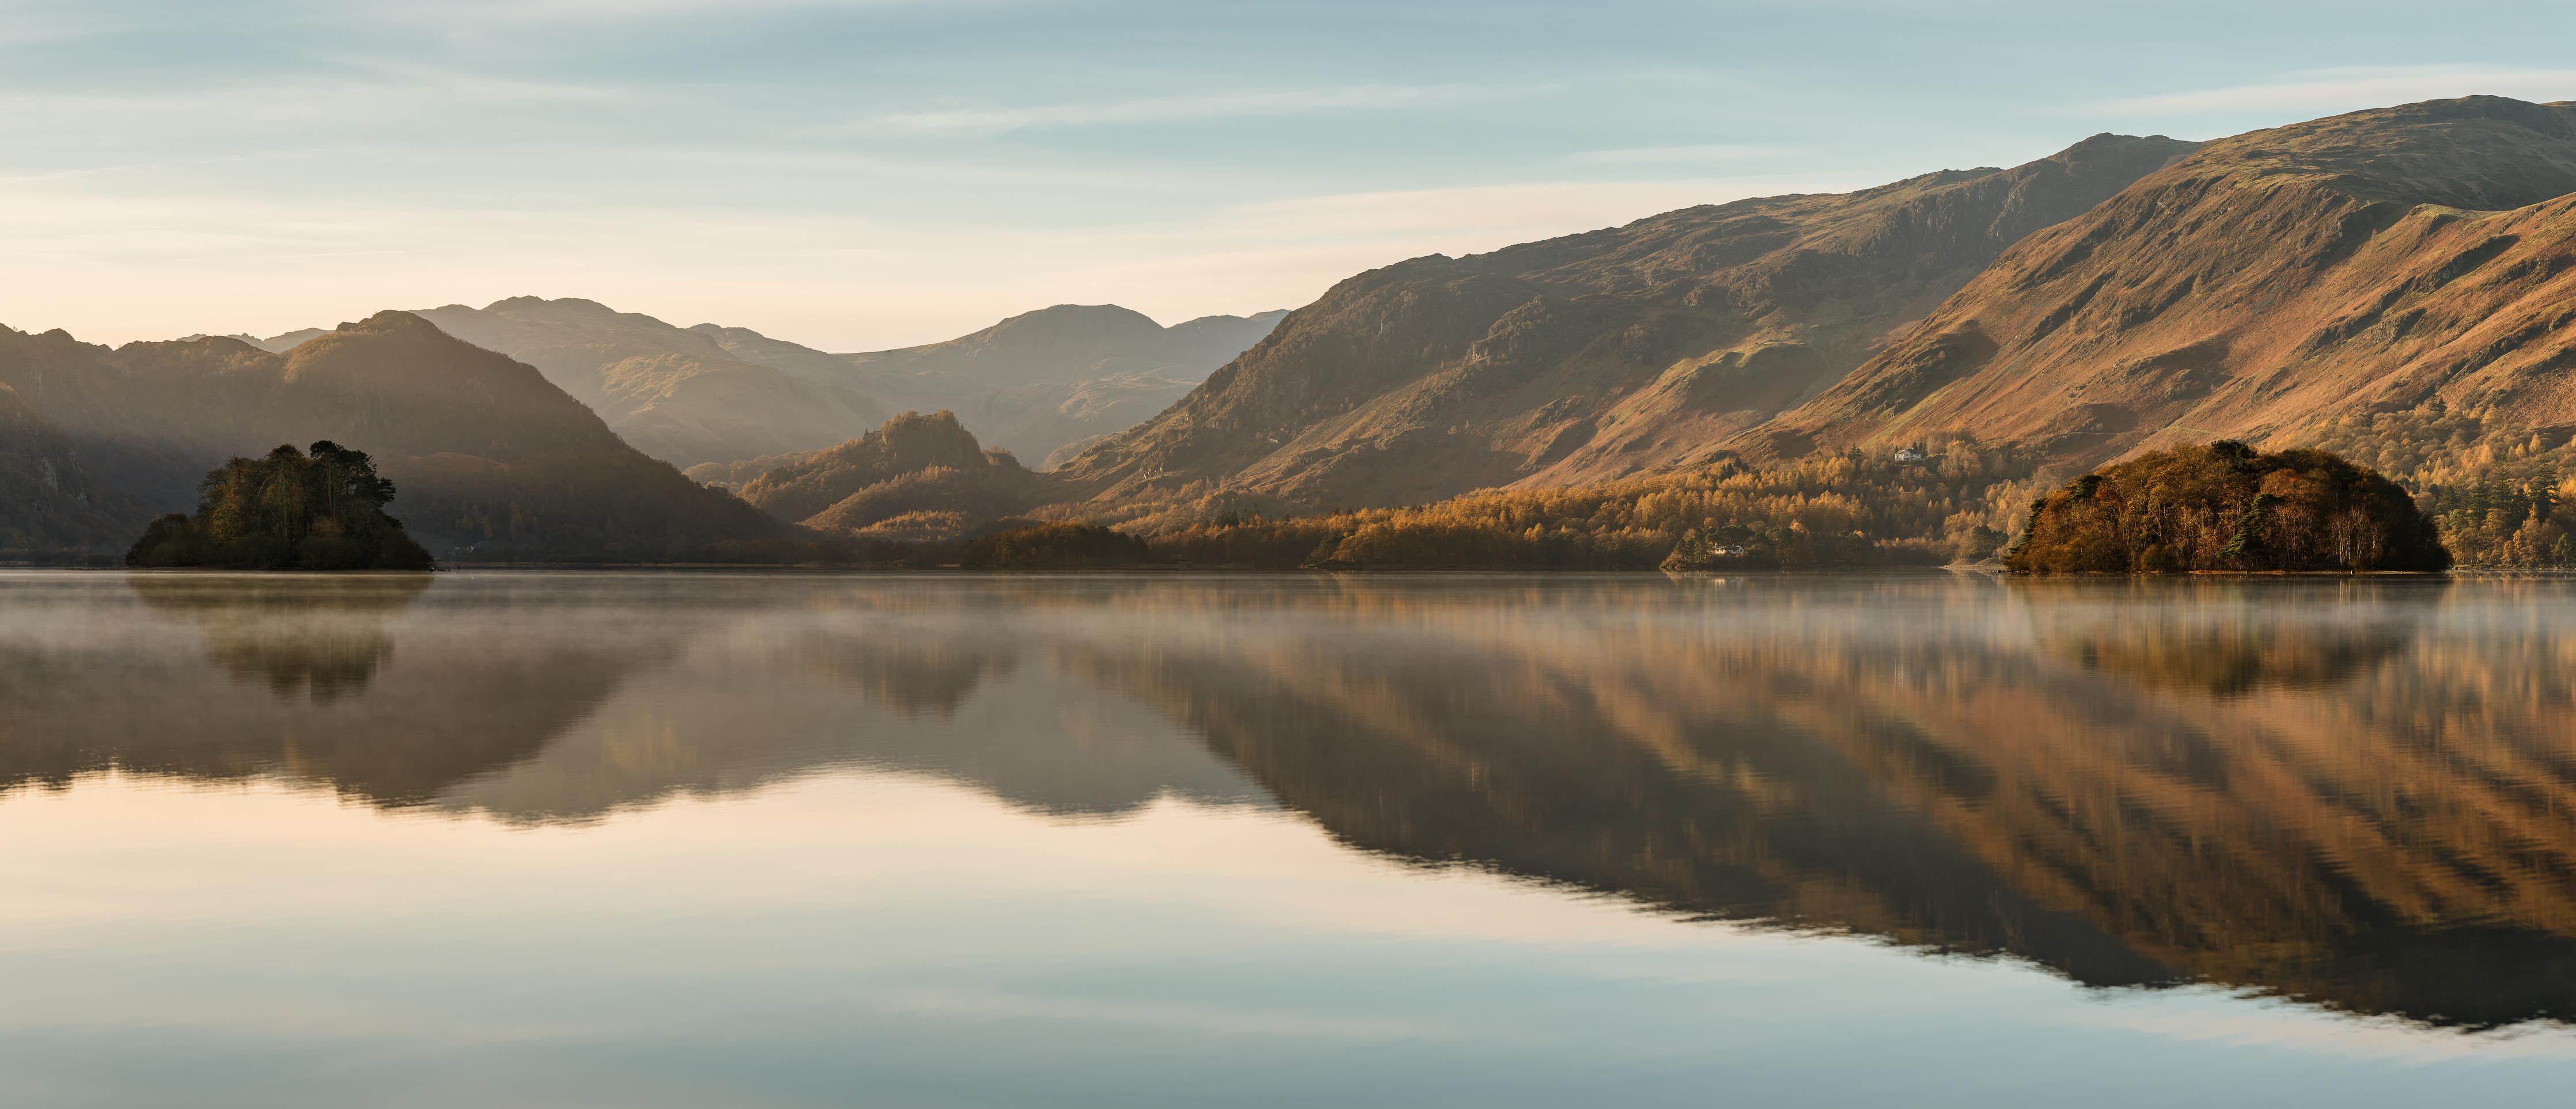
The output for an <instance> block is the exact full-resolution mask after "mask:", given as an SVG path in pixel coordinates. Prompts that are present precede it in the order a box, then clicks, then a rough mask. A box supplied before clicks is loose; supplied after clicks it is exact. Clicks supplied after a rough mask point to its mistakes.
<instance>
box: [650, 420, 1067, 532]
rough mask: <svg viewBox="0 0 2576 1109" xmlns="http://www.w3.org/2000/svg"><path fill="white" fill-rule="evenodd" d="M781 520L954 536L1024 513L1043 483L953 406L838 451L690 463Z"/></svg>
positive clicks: (701, 476)
mask: <svg viewBox="0 0 2576 1109" xmlns="http://www.w3.org/2000/svg"><path fill="white" fill-rule="evenodd" d="M689 477H691V478H692V479H695V480H698V481H703V482H710V483H715V484H724V485H739V486H740V488H741V490H742V498H743V499H744V500H745V501H748V502H750V503H751V504H753V505H755V506H757V507H759V508H760V510H761V511H763V512H767V513H769V514H770V515H771V516H774V517H776V518H777V519H779V520H781V521H783V522H788V523H796V524H802V525H804V526H805V527H808V528H811V529H813V530H815V531H819V532H823V533H825V534H829V535H844V536H850V537H853V538H859V539H878V540H902V541H921V540H941V539H955V538H959V537H961V536H965V535H970V534H973V533H974V532H977V531H979V530H982V529H983V528H985V527H986V526H988V525H990V524H992V523H993V522H995V521H997V520H1000V519H1002V518H1004V517H1007V516H1010V515H1013V514H1015V513H1018V512H1022V511H1025V510H1026V509H1027V508H1028V507H1029V505H1030V502H1031V501H1032V499H1033V498H1034V497H1035V496H1036V495H1037V493H1038V490H1039V488H1040V486H1041V485H1042V484H1043V479H1041V478H1040V477H1039V476H1038V475H1037V474H1034V473H1031V472H1030V471H1029V469H1028V468H1027V467H1025V466H1022V465H1020V462H1019V460H1018V459H1016V458H1013V457H1012V456H1011V454H1010V452H1008V451H1001V450H986V449H985V448H984V447H983V446H982V445H981V444H979V443H977V442H976V441H975V436H974V435H973V434H972V433H970V432H968V431H967V430H966V429H965V428H964V427H963V426H961V425H959V424H958V422H957V417H956V416H955V415H954V414H953V413H949V412H934V413H932V414H930V415H927V416H925V415H922V414H921V413H918V412H906V413H903V414H901V415H899V416H896V417H895V418H893V419H891V420H887V421H886V422H885V426H883V427H880V428H878V429H876V430H875V431H871V432H869V433H867V434H866V435H864V436H861V437H860V438H857V439H853V440H851V441H849V442H847V443H843V444H841V445H839V446H837V447H830V448H827V449H824V450H818V451H806V452H803V453H799V454H791V455H773V456H769V457H765V458H761V459H756V460H753V461H750V462H740V463H732V464H723V463H709V464H706V465H702V466H696V467H692V468H691V469H690V470H689Z"/></svg>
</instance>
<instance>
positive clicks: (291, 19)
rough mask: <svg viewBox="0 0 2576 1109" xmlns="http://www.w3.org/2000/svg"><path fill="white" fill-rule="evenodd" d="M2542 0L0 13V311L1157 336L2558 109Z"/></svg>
mask: <svg viewBox="0 0 2576 1109" xmlns="http://www.w3.org/2000/svg"><path fill="white" fill-rule="evenodd" d="M2570 42H2576V5H2571V4H2567V3H2565V2H2564V0H2537V2H2529V3H2514V2H2494V3H2474V2H2472V3H2459V4H2451V5H2441V6H2436V5H2428V4H2424V3H2421V2H2420V0H2418V2H2414V3H2381V2H2377V0H2341V2H2335V3H2316V2H2284V3H2265V2H2262V0H2234V2H2228V3H2199V2H2162V3H2158V2H2143V0H2142V2H2136V3H2121V4H2092V3H2070V2H2065V0H2059V2H2052V3H2036V2H2030V3H2026V2H2020V0H1953V2H1950V3H1930V2H1922V0H1795V2H1790V0H1781V2H1771V3H1727V2H1703V3H1680V2H1672V0H1584V2H1554V3H1535V2H1523V0H1481V2H1468V0H1353V2H1344V0H1300V2H1227V0H1187V2H1167V0H1117V2H1080V0H523V2H503V0H0V324H6V325H8V326H12V327H16V328H19V329H22V330H33V331H42V330H46V329H51V328H57V327H59V328H63V329H66V330H69V331H71V332H72V333H73V334H75V335H78V336H80V337H81V338H84V339H88V340H90V341H93V342H107V343H121V342H126V341H131V340H136V339H162V338H172V337H176V336H180V335H185V334H191V333H196V332H212V333H230V332H242V331H247V332H252V333H256V334H263V335H265V334H273V333H276V332H281V331H286V330H291V329H294V328H299V327H307V326H317V325H318V326H326V327H327V326H330V325H332V324H335V323H337V322H339V321H342V320H350V319H357V318H361V317H364V316H366V315H368V314H371V313H373V312H375V311H378V310H380V309H384V308H388V307H393V308H425V307H432V306H436V305H442V304H449V303H467V304H477V305H479V304H484V303H488V302H490V301H492V300H497V299H500V298H502V297H507V296H516V295H527V294H534V295H539V296H548V297H564V296H577V297H588V298H590V299H594V300H599V301H602V302H605V303H608V304H610V305H613V306H615V307H618V308H621V309H624V310H627V311H636V312H645V313H649V314H651V315H655V316H659V317H661V318H663V319H666V320H669V321H670V322H673V323H676V324H681V325H684V326H685V325H688V324H694V323H700V322H717V323H723V324H727V325H733V326H742V327H750V328H754V329H756V330H759V331H762V332H765V333H767V334H770V335H773V336H776V337H779V338H783V339H790V340H794V341H797V342H801V343H805V344H807V345H811V346H816V347H821V348H824V349H828V350H835V351H848V350H870V349H882V348H887V347H895V346H903V345H909V344H913V343H921V342H930V341H935V340H939V339H945V338H949V337H952V336H955V335H959V334H963V333H966V332H969V331H972V330H975V329H977V328H980V327H983V326H986V325H988V324H990V323H992V322H993V321H995V320H997V319H1000V318H1002V317H1004V316H1008V315H1012V314H1015V313H1019V312H1024V311H1029V310H1032V309H1036V308H1041V307H1045V306H1047V305H1051V304H1059V303H1082V304H1098V303H1117V304H1123V305H1126V306H1128V307H1130V308H1134V309H1137V310H1138V311H1142V312H1145V313H1146V314H1148V315H1151V316H1154V317H1155V318H1157V319H1160V320H1162V321H1164V322H1166V323H1172V322H1177V321H1179V320H1183V319H1188V318H1191V317H1194V316H1200V315H1207V314H1213V313H1234V314H1242V313H1250V312H1256V311H1262V310H1266V309H1271V308H1289V307H1295V306H1298V305H1301V304H1305V303H1307V302H1309V301H1311V300H1313V299H1314V298H1315V297H1317V296H1318V295H1320V294H1322V293H1323V292H1324V291H1325V290H1326V289H1327V288H1329V287H1330V286H1331V285H1332V284H1333V283H1334V282H1336V281H1338V280H1340V279H1342V278H1345V277H1348V276H1350V275H1352V274H1354V273H1358V272H1360V271H1362V270H1366V269H1369V268H1372V267H1375V266H1381V265H1385V264H1388V263H1391V262H1395V261H1399V260H1402V259H1404V258H1408V257H1415V256H1419V255H1424V254H1431V253H1444V254H1453V255H1455V254H1466V253H1474V252H1477V251H1483V250H1491V249H1494V248H1496V247H1500V246H1505V245H1508V244H1511V243H1514V242H1523V241H1528V240H1531V239H1537V238H1545V237H1548V236H1551V235H1559V234H1567V233H1571V232H1576V231H1582V230H1587V229H1591V228H1597V227H1605V226H1611V225H1615V224H1619V223H1624V222H1626V221H1629V220H1632V219H1637V218H1640V217H1643V216H1647V215H1651V214H1654V213H1656V212H1660V211H1666V210H1670V209H1673V208H1678V207H1683V206H1687V205H1691V204H1702V203H1717V202H1723V201H1726V200H1732V199H1738V198H1742V197H1746V196H1759V195H1767V194H1775V193H1784V192H1814V191H1841V190H1845V189H1851V188H1859V187H1865V186H1868V185H1873V184H1880V183H1884V182H1887V181H1892V180H1897V179H1900V178H1904V177H1910V176H1913V175H1916V174H1920V173H1925V172H1930V171H1933V170H1938V169H1944V168H1967V167H1971V166H1981V165H2011V164H2015V163H2019V162H2023V161H2028V160H2030V159H2033V158H2039V157H2044V156H2046V155H2048V154H2049V153H2051V152H2054V151H2056V150H2059V149H2062V148H2064V147H2065V146H2067V145H2069V144H2071V143H2073V142H2075V141H2076V140H2078V139H2081V138H2083V137H2085V136H2087V135H2090V134H2094V133H2097V132H2102V131H2114V132H2119V133H2124V134H2166V135H2172V136H2175V137H2179V138H2196V139H2197V138H2212V137H2217V136H2220V135H2226V134H2233V133H2237V132H2241V131H2246V130H2251V129H2255V128H2259V127H2265V126H2273V125H2278V124H2282V123H2288V122H2294V121H2297V120H2301V119H2307V118H2312V117H2315V116H2320V115H2328V114H2332V113H2335V112H2340V111H2349V110H2353V109H2358V108H2364V107H2373V106H2379V105H2385V104H2392V103H2402V102H2405V101H2409V100H2420V99H2427V98H2432V97H2445V96H2459V95H2466V94H2470V93H2493V94H2498V95H2506V96H2514V97H2519V98H2523V99H2529V100H2564V99H2576V55H2571V54H2569V52H2568V51H2567V49H2566V46H2567V44H2568V43H2570Z"/></svg>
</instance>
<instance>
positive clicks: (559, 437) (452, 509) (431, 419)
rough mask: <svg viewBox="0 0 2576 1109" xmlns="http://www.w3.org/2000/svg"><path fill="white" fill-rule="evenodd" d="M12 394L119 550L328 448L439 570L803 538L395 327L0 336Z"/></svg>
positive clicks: (541, 384)
mask: <svg viewBox="0 0 2576 1109" xmlns="http://www.w3.org/2000/svg"><path fill="white" fill-rule="evenodd" d="M0 386H6V387H8V388H9V389H10V390H13V391H14V393H15V394H16V395H17V396H18V397H19V398H21V400H22V401H23V402H24V403H25V405H26V406H27V407H28V408H30V409H32V410H33V411H35V412H38V413H41V414H42V416H43V418H44V419H45V420H46V421H48V422H49V423H50V425H51V426H52V427H53V428H54V429H55V430H56V432H57V433H58V434H59V436H60V441H61V442H62V443H64V444H67V447H68V457H70V458H72V459H74V460H76V461H77V463H78V464H79V467H80V470H79V472H80V473H83V474H95V475H96V477H95V478H94V479H91V478H87V477H84V478H83V479H82V480H84V481H92V480H94V481H95V483H96V484H97V485H99V486H101V487H103V488H104V489H106V490H109V491H112V492H113V494H114V498H113V507H114V509H115V510H116V511H118V512H121V513H125V514H128V517H129V518H128V519H126V520H124V521H123V526H122V527H120V528H119V529H118V530H120V531H124V532H127V533H128V534H126V535H124V536H123V537H121V538H118V539H116V540H115V544H114V545H115V546H116V547H118V548H119V549H121V548H122V546H123V543H124V542H125V541H126V540H130V539H131V538H132V535H133V534H139V533H140V532H141V530H142V524H143V520H144V519H146V518H148V517H150V516H153V515H158V514H160V513H163V512H173V511H184V510H187V509H190V508H193V507H194V506H195V504H196V501H197V482H198V480H199V479H201V478H203V477H204V476H205V474H206V473H207V471H209V470H211V469H213V468H215V467H216V466H217V465H219V464H221V463H222V462H223V461H224V460H225V459H228V458H231V457H233V456H235V455H250V456H257V455H261V454H265V453H266V452H267V451H268V450H269V449H270V448H272V447H275V446H277V445H279V444H281V443H284V444H299V445H300V444H305V443H310V442H313V441H315V440H321V439H330V440H333V441H336V442H338V443H340V444H343V445H346V446H352V447H357V448H360V449H364V450H366V451H368V452H369V453H371V454H373V455H374V456H375V458H376V462H377V465H378V468H379V470H380V472H381V473H383V475H384V476H386V477H388V478H390V479H392V480H393V481H394V483H395V485H396V487H397V488H398V490H399V495H398V496H397V498H396V499H395V501H394V502H393V503H392V504H391V505H390V506H389V508H390V509H391V511H392V512H393V513H394V514H395V515H397V516H398V517H400V518H401V519H402V520H403V521H404V523H405V524H406V525H407V526H408V528H409V530H410V531H411V533H412V534H413V535H414V536H415V537H416V538H418V539H419V540H420V541H421V542H422V543H423V544H424V545H427V546H428V547H430V549H431V550H432V551H433V552H434V553H436V554H437V555H438V556H439V557H440V558H442V559H448V558H456V557H467V558H472V557H515V558H568V559H583V560H588V559H660V558H689V557H702V556H703V555H704V554H705V553H706V552H707V551H708V550H709V549H710V548H711V547H713V546H715V545H718V544H741V543H754V542H761V541H768V540H777V539H783V538H787V537H790V536H791V535H793V534H794V532H793V531H792V529H789V528H787V527H785V526H783V525H781V524H778V523H777V522H775V521H773V520H771V519H769V518H768V517H766V516H764V515H762V514H761V513H759V512H758V511H756V510H754V509H753V508H751V506H749V505H747V504H744V503H742V502H741V501H739V500H737V499H735V498H733V497H732V496H730V495H727V494H725V493H724V492H722V491H720V490H710V489H706V488H703V487H701V486H699V485H698V484H697V483H695V482H692V481H690V480H689V479H687V478H686V477H683V476H681V474H680V473H679V471H677V470H675V469H673V468H671V466H670V465H668V464H667V463H663V462H658V461H655V460H653V459H650V458H647V457H645V456H643V455H642V454H640V453H638V452H636V451H635V449H634V448H632V447H629V446H627V445H626V444H625V443H624V442H622V441H620V440H619V439H618V437H617V436H616V434H615V433H613V432H611V431H610V430H609V429H608V427H607V425H606V424H604V423H602V422H601V421H600V419H599V417H598V416H596V415H594V414H593V413H592V412H591V411H590V410H589V409H587V408H585V407H583V406H582V404H581V403H580V402H579V401H576V400H574V399H573V398H572V397H570V396H567V395H565V393H564V391H563V390H561V389H558V388H556V387H555V386H554V385H552V384H551V383H549V382H547V381H546V379H545V378H544V377H543V376H541V375H539V374H538V372H537V371H536V370H534V369H532V368H530V367H529V366H527V365H524V364H522V363H519V362H516V361H513V360H511V359H510V358H508V357H507V356H504V355H500V354H496V353H493V352H491V351H488V350H484V349H482V348H479V347H475V346H472V345H470V344H468V343H465V342H463V341H460V340H458V339H456V338H454V337H452V336H450V335H448V334H446V333H444V332H442V331H440V330H439V329H438V328H436V327H433V326H431V325H430V324H429V323H428V322H426V321H424V320H422V319H420V318H419V317H417V316H413V315H410V314H408V313H403V312H383V313H378V314H377V315H375V316H372V317H369V318H368V319H366V320H364V321H361V322H358V323H353V324H343V325H341V327H340V328H339V329H338V330H336V331H333V332H331V333H329V334H326V335H323V336H322V337H320V338H317V339H313V340H311V341H308V342H305V343H301V344H298V345H296V346H295V347H294V348H293V349H291V350H290V351H288V352H287V353H286V354H283V355H279V354H272V353H270V352H268V351H265V350H261V349H258V348H256V347H252V346H249V345H247V344H244V343H242V342H239V341H238V340H233V339H225V338H211V339H196V340H189V341H175V342H163V343H131V344H128V345H126V346H124V347H121V348H118V349H115V350H110V349H108V348H106V347H101V346H94V345H91V344H87V343H82V342H80V341H78V340H76V339H74V338H72V337H71V336H70V335H67V334H65V333H63V332H60V331H52V332H47V333H45V334H42V335H28V334H25V333H22V332H16V331H7V330H5V329H0ZM105 499H107V498H104V497H93V498H92V500H93V503H97V502H99V501H102V500H105Z"/></svg>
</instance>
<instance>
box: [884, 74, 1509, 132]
mask: <svg viewBox="0 0 2576 1109" xmlns="http://www.w3.org/2000/svg"><path fill="white" fill-rule="evenodd" d="M1533 88H1534V86H1520V87H1517V88H1513V89H1504V88H1500V87H1496V86H1488V85H1338V86H1327V87H1319V88H1302V89H1275V90H1269V91H1261V92H1219V93H1208V94H1204V95H1192V96H1147V97H1135V98H1130V99H1124V100H1095V101H1080V102H1071V103H1060V104H1031V105H1007V106H1006V105H993V106H982V105H961V106H956V107H943V108H932V109H926V110H917V111H904V112H888V113H884V114H880V115H875V116H870V117H868V118H867V119H864V120H861V121H860V122H859V123H858V125H857V127H856V128H855V129H856V130H859V131H863V132H874V133H881V134H913V135H943V134H959V133H985V134H1000V133H1004V132H1009V131H1020V130H1027V129H1030V128H1041V127H1095V126H1116V125H1123V124H1139V123H1192V122H1202V121H1206V120H1215V119H1259V118H1277V117H1286V116H1301V115H1313V114H1317V113H1324V112H1355V111H1391V110H1398V109H1406V108H1421V107H1429V106H1436V105H1444V104H1457V103H1464V102H1467V101H1471V100H1487V99H1492V98H1497V97H1502V96H1516V95H1527V94H1528V93H1530V92H1531V91H1533Z"/></svg>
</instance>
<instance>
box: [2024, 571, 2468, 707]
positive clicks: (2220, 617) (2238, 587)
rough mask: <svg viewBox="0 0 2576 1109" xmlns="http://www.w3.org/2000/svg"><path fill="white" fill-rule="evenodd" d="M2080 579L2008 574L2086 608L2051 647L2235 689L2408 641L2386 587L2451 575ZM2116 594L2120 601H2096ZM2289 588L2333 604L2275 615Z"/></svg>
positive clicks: (2357, 660) (2138, 675) (2148, 674)
mask: <svg viewBox="0 0 2576 1109" xmlns="http://www.w3.org/2000/svg"><path fill="white" fill-rule="evenodd" d="M2087 584H2088V585H2089V586H2090V588H2086V587H2083V586H2070V583H2067V582H2063V581H2047V580H2041V581H2027V582H2016V583H2014V585H2015V589H2016V591H2017V592H2019V593H2021V594H2023V595H2025V596H2028V597H2031V598H2034V599H2050V600H2054V601H2057V602H2063V607H2064V608H2065V609H2067V610H2071V611H2074V612H2081V613H2083V614H2084V615H2085V616H2086V617H2087V618H2086V619H2083V620H2080V621H2069V620H2064V619H2061V620H2059V621H2058V622H2057V625H2055V626H2052V627H2051V628H2050V629H2049V630H2050V631H2051V632H2052V640H2051V647H2052V648H2053V649H2054V650H2055V651H2056V653H2059V654H2062V655H2064V656H2066V657H2069V658H2073V659H2076V660H2078V661H2080V662H2082V663H2083V664H2084V665H2086V666H2089V667H2093V668H2095V669H2099V670H2102V671H2105V672H2108V673H2113V674H2118V675H2121V676H2122V677H2125V678H2128V679H2130V680H2132V681H2135V682H2137V683H2139V684H2141V685H2145V686H2149V687H2153V688H2161V689H2174V690H2198V691H2201V692H2205V693H2214V694H2232V693H2243V692H2245V691H2247V690H2251V689H2254V688H2256V687H2258V686H2277V687H2284V688H2294V689H2295V688H2324V687H2327V686H2332V685H2336V684H2338V683H2341V682H2343V681H2345V680H2347V679H2349V678H2351V677H2353V676H2354V675H2356V674H2358V673H2360V672H2362V671H2365V670H2367V669H2369V668H2371V667H2373V666H2375V665H2377V664H2378V663H2379V662H2380V661H2381V660H2383V659H2386V658H2388V657H2389V656H2390V655H2392V654H2395V653H2396V652H2397V651H2398V650H2400V649H2401V648H2402V647H2403V646H2404V636H2405V634H2406V632H2407V630H2408V629H2407V628H2406V626H2405V623H2404V620H2403V617H2402V614H2398V613H2391V612H2389V611H2387V610H2385V608H2384V607H2383V605H2382V604H2380V603H2379V602H2380V601H2382V600H2384V599H2385V598H2386V597H2387V596H2388V595H2389V591H2390V590H2392V589H2395V590H2398V591H2399V592H2401V593H2404V594H2407V595H2414V596H2419V597H2421V596H2424V595H2431V594H2438V593H2439V592H2440V591H2441V590H2443V589H2445V588H2447V587H2448V585H2449V579H2446V578H2431V579H2426V580H2423V581H2411V582H2407V583H2403V584H2396V585H2392V584H2391V583H2387V582H2376V581H2370V580H2366V579H2363V580H2355V579H2324V580H2317V579H2308V580H2294V581H2286V582H2278V581H2276V582H2258V583H2249V582H2246V581H2242V580H2224V579H2222V580H2217V581H2211V580H2198V581H2194V580H2181V581H2174V580H2142V581H2128V580H2122V581H2114V582H2094V583H2087ZM2114 598H2123V599H2125V600H2126V601H2127V602H2128V603H2124V604H2116V605H2114V604H2106V603H2104V602H2106V601H2109V600H2112V599H2114ZM2294 599H2296V600H2301V601H2304V602H2305V603H2307V604H2310V605H2324V606H2331V609H2330V610H2329V611H2325V612H2322V613H2320V612H2316V611H2309V612H2306V613H2305V614H2303V615H2301V616H2300V617H2299V618H2297V619H2283V611H2284V610H2283V605H2284V603H2285V602H2288V601H2291V600H2294ZM2060 615H2061V617H2062V616H2064V615H2065V612H2061V613H2060Z"/></svg>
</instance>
